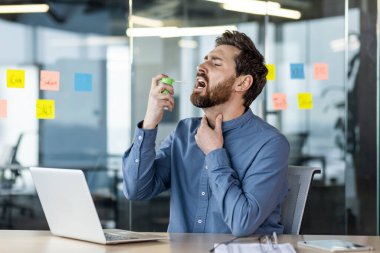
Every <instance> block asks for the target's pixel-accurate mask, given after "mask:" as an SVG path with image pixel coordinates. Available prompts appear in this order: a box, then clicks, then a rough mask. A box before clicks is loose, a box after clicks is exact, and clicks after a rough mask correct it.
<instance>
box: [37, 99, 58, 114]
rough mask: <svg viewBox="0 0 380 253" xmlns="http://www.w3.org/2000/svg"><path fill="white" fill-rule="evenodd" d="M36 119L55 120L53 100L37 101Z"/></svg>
mask: <svg viewBox="0 0 380 253" xmlns="http://www.w3.org/2000/svg"><path fill="white" fill-rule="evenodd" d="M36 117H37V119H54V118H55V105H54V100H47V99H37V105H36Z"/></svg>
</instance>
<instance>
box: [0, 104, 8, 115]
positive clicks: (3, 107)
mask: <svg viewBox="0 0 380 253" xmlns="http://www.w3.org/2000/svg"><path fill="white" fill-rule="evenodd" d="M7 111H8V110H7V100H0V118H6V117H7Z"/></svg>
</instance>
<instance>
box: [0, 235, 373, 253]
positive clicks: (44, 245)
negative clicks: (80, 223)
mask: <svg viewBox="0 0 380 253" xmlns="http://www.w3.org/2000/svg"><path fill="white" fill-rule="evenodd" d="M159 234H165V233H159ZM168 236H169V238H170V239H169V240H162V241H155V242H140V243H130V244H119V245H109V246H108V245H107V246H105V245H99V244H95V243H89V242H83V241H77V240H72V239H66V238H60V237H56V236H52V235H51V234H50V232H49V231H25V230H0V252H1V253H9V252H12V253H21V252H22V253H25V252H28V253H34V252H36V253H37V252H38V253H47V252H49V253H50V252H52V253H77V252H78V253H108V252H123V253H169V252H170V253H178V252H180V253H182V252H183V253H187V252H189V253H190V252H191V253H197V252H204V253H207V252H209V250H210V249H211V248H212V246H213V245H214V243H218V242H222V241H226V240H229V239H232V238H233V237H232V236H231V235H227V234H168ZM317 239H342V240H347V241H352V242H356V243H362V244H368V245H371V246H373V247H374V248H375V250H374V251H373V252H376V253H380V237H378V236H331V235H330V236H329V235H299V236H293V235H280V236H279V242H280V243H283V242H289V243H292V244H293V245H294V246H295V248H296V251H297V252H298V253H306V252H308V253H309V252H310V253H318V252H319V253H321V251H314V250H310V249H303V248H297V247H296V244H297V241H298V240H317ZM239 242H257V237H246V238H242V239H239Z"/></svg>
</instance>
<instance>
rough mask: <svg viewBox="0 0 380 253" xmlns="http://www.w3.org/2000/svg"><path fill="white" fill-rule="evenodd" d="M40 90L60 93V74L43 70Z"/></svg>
mask: <svg viewBox="0 0 380 253" xmlns="http://www.w3.org/2000/svg"><path fill="white" fill-rule="evenodd" d="M40 89H41V90H53V91H59V72H58V71H46V70H41V77H40Z"/></svg>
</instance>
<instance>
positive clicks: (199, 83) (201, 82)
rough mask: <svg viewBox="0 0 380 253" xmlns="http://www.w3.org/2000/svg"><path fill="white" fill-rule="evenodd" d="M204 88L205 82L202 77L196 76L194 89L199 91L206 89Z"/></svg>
mask: <svg viewBox="0 0 380 253" xmlns="http://www.w3.org/2000/svg"><path fill="white" fill-rule="evenodd" d="M206 86H207V82H206V80H205V79H204V78H203V77H200V76H198V77H197V79H196V82H195V89H196V90H199V91H200V90H203V89H204V88H206Z"/></svg>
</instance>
